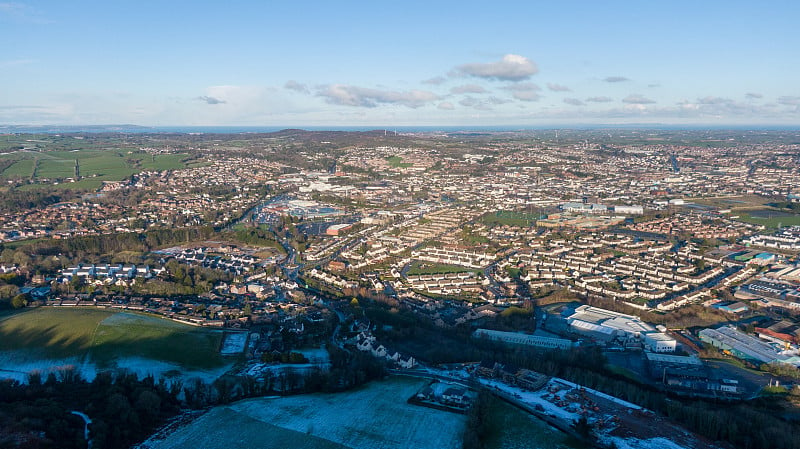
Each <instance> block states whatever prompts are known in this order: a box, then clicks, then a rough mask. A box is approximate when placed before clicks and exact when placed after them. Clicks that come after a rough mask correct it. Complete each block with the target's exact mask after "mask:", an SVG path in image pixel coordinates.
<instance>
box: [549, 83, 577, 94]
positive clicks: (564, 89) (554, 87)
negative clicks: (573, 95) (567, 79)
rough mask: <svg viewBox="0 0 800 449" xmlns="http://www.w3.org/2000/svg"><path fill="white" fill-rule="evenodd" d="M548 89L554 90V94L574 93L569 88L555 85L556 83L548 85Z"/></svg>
mask: <svg viewBox="0 0 800 449" xmlns="http://www.w3.org/2000/svg"><path fill="white" fill-rule="evenodd" d="M547 88H548V89H550V90H552V91H553V92H571V91H572V89H570V88H569V87H567V86H562V85H561V84H555V83H547Z"/></svg>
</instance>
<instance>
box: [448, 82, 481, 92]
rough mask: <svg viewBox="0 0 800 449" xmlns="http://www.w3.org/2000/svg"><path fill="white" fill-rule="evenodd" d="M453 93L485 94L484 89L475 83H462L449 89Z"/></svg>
mask: <svg viewBox="0 0 800 449" xmlns="http://www.w3.org/2000/svg"><path fill="white" fill-rule="evenodd" d="M450 92H452V93H454V94H485V93H486V89H484V88H483V87H481V86H479V85H477V84H464V85H461V86H456V87H453V88H452V89H450Z"/></svg>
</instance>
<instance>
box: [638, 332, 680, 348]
mask: <svg viewBox="0 0 800 449" xmlns="http://www.w3.org/2000/svg"><path fill="white" fill-rule="evenodd" d="M644 345H645V347H646V348H647V349H649V350H651V351H653V352H675V349H677V347H678V342H677V340H675V339H674V338H672V337H670V336H669V335H667V334H665V333H663V332H648V333H646V334H644Z"/></svg>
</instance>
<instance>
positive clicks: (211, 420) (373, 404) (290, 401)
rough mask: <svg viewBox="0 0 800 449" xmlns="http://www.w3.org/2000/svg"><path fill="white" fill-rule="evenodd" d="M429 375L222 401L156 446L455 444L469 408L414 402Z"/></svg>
mask: <svg viewBox="0 0 800 449" xmlns="http://www.w3.org/2000/svg"><path fill="white" fill-rule="evenodd" d="M426 383H427V381H425V380H421V379H410V378H404V377H392V378H389V379H387V380H383V381H376V382H372V383H370V384H368V385H366V386H364V387H362V388H359V389H357V390H353V391H349V392H345V393H336V394H310V395H300V396H290V397H283V398H259V399H248V400H244V401H240V402H237V403H234V404H232V405H230V406H227V407H217V408H215V409H212V410H211V411H210V412H209V413H208V414H206V415H204V416H203V417H202V418H201V419H199V420H197V421H195V422H194V423H192V424H190V425H188V426H187V427H184V428H182V429H178V430H177V431H174V432H172V433H171V434H170V435H169V436H168V437H167V438H166V439H165V440H162V441H158V442H152V443H148V445H147V447H149V448H154V449H191V448H195V447H204V448H208V449H215V448H220V449H222V448H226V449H227V448H260V449H261V448H263V449H279V448H281V449H282V448H286V447H291V448H301V449H305V448H309V449H317V448H320V449H328V448H331V449H336V448H343V447H349V448H353V449H389V448H392V449H395V448H397V449H403V448H408V449H418V448H437V449H448V448H451V449H456V448H460V447H461V435H462V432H463V430H464V425H465V423H466V417H465V416H463V415H459V414H455V413H450V412H445V411H441V410H434V409H430V408H427V407H420V406H415V405H411V404H408V403H407V402H406V400H407V399H408V398H409V397H411V395H413V394H415V393H416V392H417V391H418V390H419V388H421V387H422V386H423V385H425V384H426Z"/></svg>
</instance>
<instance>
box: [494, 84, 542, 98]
mask: <svg viewBox="0 0 800 449" xmlns="http://www.w3.org/2000/svg"><path fill="white" fill-rule="evenodd" d="M503 90H507V91H509V92H511V96H512V97H514V98H516V99H517V100H521V101H538V100H539V99H540V98H542V96H541V95H539V91H540V90H542V88H540V87H539V86H537V85H536V84H534V83H517V84H511V85H509V86H505V87H503Z"/></svg>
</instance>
